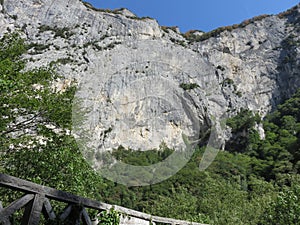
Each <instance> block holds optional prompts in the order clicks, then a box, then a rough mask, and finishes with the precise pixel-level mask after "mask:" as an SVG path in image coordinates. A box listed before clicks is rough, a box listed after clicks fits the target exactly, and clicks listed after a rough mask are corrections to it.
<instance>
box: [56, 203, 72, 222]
mask: <svg viewBox="0 0 300 225" xmlns="http://www.w3.org/2000/svg"><path fill="white" fill-rule="evenodd" d="M71 212H72V205H68V206H67V207H66V208H65V209H64V211H63V213H62V214H61V215H60V216H59V219H60V220H62V221H64V220H65V219H67V218H68V216H69V215H70V214H71Z"/></svg>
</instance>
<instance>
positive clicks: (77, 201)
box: [0, 173, 205, 225]
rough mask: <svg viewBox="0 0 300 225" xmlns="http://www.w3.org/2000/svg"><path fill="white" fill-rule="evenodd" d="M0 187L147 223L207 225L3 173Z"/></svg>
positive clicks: (0, 178)
mask: <svg viewBox="0 0 300 225" xmlns="http://www.w3.org/2000/svg"><path fill="white" fill-rule="evenodd" d="M0 186H4V187H8V188H11V189H14V190H19V191H23V192H27V193H33V194H38V193H39V194H43V195H45V197H46V198H49V199H53V200H57V201H61V202H65V203H68V204H74V205H81V206H82V207H85V208H91V209H96V210H109V209H110V208H114V209H115V210H116V211H117V212H119V213H123V214H126V215H128V216H131V217H136V218H139V219H143V220H147V221H153V222H158V223H167V224H180V225H205V224H202V223H195V222H189V221H184V220H176V219H171V218H164V217H159V216H152V215H150V214H146V213H142V212H139V211H136V210H132V209H128V208H125V207H121V206H116V205H110V204H106V203H102V202H98V201H95V200H91V199H87V198H82V197H79V196H76V195H73V194H70V193H67V192H64V191H59V190H56V189H54V188H50V187H46V186H42V185H38V184H35V183H32V182H29V181H25V180H21V179H19V178H16V177H12V176H9V175H6V174H1V173H0ZM0 218H1V217H0Z"/></svg>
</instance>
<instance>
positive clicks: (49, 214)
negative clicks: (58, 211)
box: [42, 198, 56, 220]
mask: <svg viewBox="0 0 300 225" xmlns="http://www.w3.org/2000/svg"><path fill="white" fill-rule="evenodd" d="M42 212H43V215H44V217H45V219H49V220H55V219H56V215H55V213H54V210H53V208H52V206H51V203H50V201H49V199H47V198H46V199H45V201H44V207H43V210H42Z"/></svg>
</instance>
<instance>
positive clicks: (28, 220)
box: [21, 194, 45, 225]
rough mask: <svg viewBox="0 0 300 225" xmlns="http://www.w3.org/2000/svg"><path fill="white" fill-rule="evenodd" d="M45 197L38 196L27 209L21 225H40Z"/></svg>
mask: <svg viewBox="0 0 300 225" xmlns="http://www.w3.org/2000/svg"><path fill="white" fill-rule="evenodd" d="M44 201H45V196H44V195H41V194H36V195H35V197H34V199H33V200H31V201H30V202H29V203H28V204H27V205H26V208H25V212H24V215H23V218H22V223H21V225H38V224H39V222H40V217H41V212H42V209H43V205H44Z"/></svg>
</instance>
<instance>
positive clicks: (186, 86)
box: [179, 83, 199, 91]
mask: <svg viewBox="0 0 300 225" xmlns="http://www.w3.org/2000/svg"><path fill="white" fill-rule="evenodd" d="M179 87H181V88H182V89H183V90H185V91H188V90H193V89H195V88H198V87H199V85H198V84H196V83H181V84H180V85H179Z"/></svg>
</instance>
